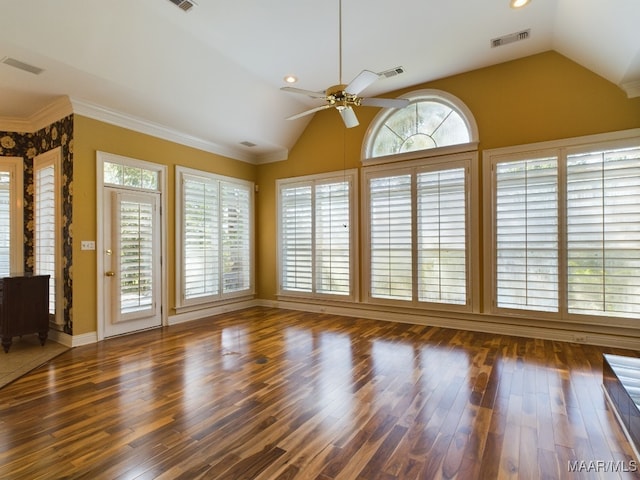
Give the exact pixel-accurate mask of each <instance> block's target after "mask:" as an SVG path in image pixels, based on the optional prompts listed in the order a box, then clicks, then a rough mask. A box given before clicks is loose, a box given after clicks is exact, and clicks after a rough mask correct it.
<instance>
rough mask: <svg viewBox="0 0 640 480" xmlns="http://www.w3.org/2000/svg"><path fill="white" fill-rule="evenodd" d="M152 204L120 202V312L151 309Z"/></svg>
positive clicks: (152, 286) (123, 313)
mask: <svg viewBox="0 0 640 480" xmlns="http://www.w3.org/2000/svg"><path fill="white" fill-rule="evenodd" d="M153 207H154V206H153V205H152V204H150V203H142V202H132V201H121V202H120V212H119V215H120V232H119V242H120V313H121V314H122V315H125V314H128V313H134V312H140V311H143V310H149V309H152V308H153V301H154V298H153V288H154V285H153V254H154V248H153V222H154V212H153Z"/></svg>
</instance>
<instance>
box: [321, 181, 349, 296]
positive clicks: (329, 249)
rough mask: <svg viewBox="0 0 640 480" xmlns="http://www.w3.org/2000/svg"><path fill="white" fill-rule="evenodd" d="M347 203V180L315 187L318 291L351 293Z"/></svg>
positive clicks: (341, 293) (338, 293)
mask: <svg viewBox="0 0 640 480" xmlns="http://www.w3.org/2000/svg"><path fill="white" fill-rule="evenodd" d="M349 205H350V202H349V184H348V182H345V181H340V182H333V183H325V184H317V185H316V186H315V230H314V232H315V272H316V291H317V292H319V293H332V294H337V295H349V293H350V284H351V281H350V278H351V258H350V257H351V251H350V250H351V248H350V245H351V242H350V233H349V231H350V229H351V219H350V216H349V210H350V208H349Z"/></svg>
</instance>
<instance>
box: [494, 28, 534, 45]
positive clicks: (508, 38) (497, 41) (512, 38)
mask: <svg viewBox="0 0 640 480" xmlns="http://www.w3.org/2000/svg"><path fill="white" fill-rule="evenodd" d="M530 36H531V29H530V28H527V29H526V30H521V31H519V32H515V33H510V34H509V35H504V36H502V37H498V38H493V39H492V40H491V48H495V47H501V46H502V45H507V44H508V43H513V42H519V41H520V40H527V39H528V38H529V37H530Z"/></svg>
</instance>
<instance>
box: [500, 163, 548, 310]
mask: <svg viewBox="0 0 640 480" xmlns="http://www.w3.org/2000/svg"><path fill="white" fill-rule="evenodd" d="M495 181H496V190H495V195H496V206H495V215H496V226H495V228H496V230H495V231H496V239H495V241H496V288H497V305H498V306H499V307H503V308H514V309H524V310H540V311H548V312H557V311H558V173H557V158H556V157H550V158H541V159H532V160H523V161H512V162H503V163H498V164H497V165H496V168H495Z"/></svg>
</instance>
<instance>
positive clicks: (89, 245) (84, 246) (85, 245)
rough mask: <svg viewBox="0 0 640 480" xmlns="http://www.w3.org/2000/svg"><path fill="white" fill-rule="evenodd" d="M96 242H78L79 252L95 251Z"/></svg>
mask: <svg viewBox="0 0 640 480" xmlns="http://www.w3.org/2000/svg"><path fill="white" fill-rule="evenodd" d="M95 249H96V242H95V241H94V240H82V241H81V242H80V250H95Z"/></svg>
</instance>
